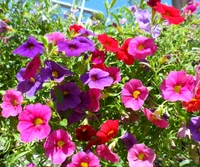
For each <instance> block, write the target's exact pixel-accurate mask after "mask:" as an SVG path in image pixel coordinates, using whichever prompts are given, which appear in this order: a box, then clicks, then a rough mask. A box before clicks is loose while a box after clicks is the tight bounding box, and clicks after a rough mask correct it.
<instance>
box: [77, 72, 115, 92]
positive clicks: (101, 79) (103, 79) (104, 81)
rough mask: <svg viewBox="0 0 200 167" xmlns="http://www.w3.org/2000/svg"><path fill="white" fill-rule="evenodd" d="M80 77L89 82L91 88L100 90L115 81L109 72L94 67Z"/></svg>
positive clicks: (86, 82)
mask: <svg viewBox="0 0 200 167" xmlns="http://www.w3.org/2000/svg"><path fill="white" fill-rule="evenodd" d="M80 79H81V80H82V82H83V84H88V86H89V88H96V89H100V90H103V89H104V87H106V86H110V85H111V84H112V83H113V79H112V78H111V77H110V76H109V73H108V72H106V71H103V70H101V69H99V68H92V69H91V70H90V71H89V72H88V73H87V74H83V75H82V76H81V78H80Z"/></svg>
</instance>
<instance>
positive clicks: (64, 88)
mask: <svg viewBox="0 0 200 167" xmlns="http://www.w3.org/2000/svg"><path fill="white" fill-rule="evenodd" d="M57 89H58V90H57ZM57 91H59V92H60V93H61V94H59V95H60V96H63V100H62V101H58V99H56V95H57V94H56V92H57ZM80 93H81V92H80V89H79V88H78V86H77V85H76V84H75V83H74V82H65V83H64V84H63V85H59V86H57V87H55V88H54V90H51V96H52V98H53V101H55V102H56V108H57V110H60V111H65V110H67V109H68V108H75V107H76V106H77V105H78V104H79V103H80V97H79V94H80Z"/></svg>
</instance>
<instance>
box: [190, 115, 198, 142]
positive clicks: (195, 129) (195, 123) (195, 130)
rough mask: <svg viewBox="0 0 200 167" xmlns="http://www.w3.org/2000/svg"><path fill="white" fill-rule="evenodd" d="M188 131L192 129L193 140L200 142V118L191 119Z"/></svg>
mask: <svg viewBox="0 0 200 167" xmlns="http://www.w3.org/2000/svg"><path fill="white" fill-rule="evenodd" d="M188 129H190V132H191V134H192V139H193V140H195V141H196V142H200V116H196V117H192V118H191V120H190V123H189V125H188Z"/></svg>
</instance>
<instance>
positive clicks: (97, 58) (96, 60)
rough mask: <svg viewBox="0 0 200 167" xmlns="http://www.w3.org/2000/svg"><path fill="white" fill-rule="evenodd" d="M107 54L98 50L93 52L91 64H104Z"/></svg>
mask: <svg viewBox="0 0 200 167" xmlns="http://www.w3.org/2000/svg"><path fill="white" fill-rule="evenodd" d="M105 57H106V54H105V52H104V51H101V50H98V49H96V50H95V51H94V52H92V58H91V62H92V63H93V64H102V63H104V61H105Z"/></svg>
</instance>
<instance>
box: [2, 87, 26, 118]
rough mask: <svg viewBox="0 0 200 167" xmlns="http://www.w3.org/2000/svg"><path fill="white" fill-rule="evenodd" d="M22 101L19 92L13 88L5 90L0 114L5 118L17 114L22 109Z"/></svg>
mask: <svg viewBox="0 0 200 167" xmlns="http://www.w3.org/2000/svg"><path fill="white" fill-rule="evenodd" d="M22 101H23V96H22V93H21V92H19V91H17V90H14V89H11V90H7V91H6V93H5V94H4V96H3V103H2V104H1V108H2V109H3V110H2V113H1V115H2V116H3V117H5V118H8V117H9V116H16V115H18V114H19V113H20V112H21V111H22V106H21V102H22Z"/></svg>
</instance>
